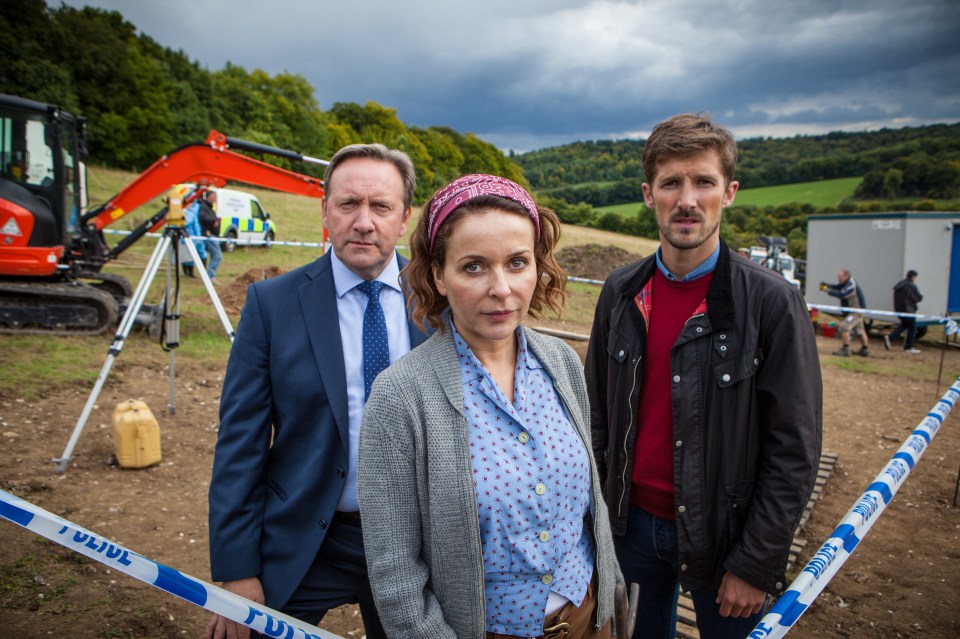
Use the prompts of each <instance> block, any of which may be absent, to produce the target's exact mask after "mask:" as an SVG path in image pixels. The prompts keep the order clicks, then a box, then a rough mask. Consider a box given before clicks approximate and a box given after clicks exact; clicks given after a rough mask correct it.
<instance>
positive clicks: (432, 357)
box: [358, 329, 623, 639]
mask: <svg viewBox="0 0 960 639" xmlns="http://www.w3.org/2000/svg"><path fill="white" fill-rule="evenodd" d="M524 333H525V335H526V338H527V344H528V346H529V348H530V350H531V351H533V353H534V354H535V355H536V356H537V359H539V360H540V362H541V363H542V364H543V366H544V368H545V369H546V370H547V372H548V373H549V375H550V377H551V378H552V379H553V383H554V387H555V389H556V391H557V395H558V396H559V397H560V400H561V401H562V402H563V404H564V406H565V407H566V409H567V412H568V414H569V415H570V417H571V419H572V420H573V423H574V425H575V427H576V429H577V433H578V434H579V435H580V438H581V439H582V440H583V445H584V448H585V450H586V451H587V455H588V456H589V457H590V466H591V469H592V472H591V475H592V477H593V486H592V498H591V504H590V515H591V517H590V518H589V519H588V521H590V522H592V525H593V538H594V541H595V547H596V551H597V557H596V560H595V566H596V571H597V574H598V576H599V590H598V606H597V618H596V619H595V620H594V622H595V623H596V624H597V626H601V625H603V624H604V623H606V621H607V620H608V619H609V618H610V617H611V616H612V615H613V600H614V594H613V593H614V585H615V583H616V582H617V581H622V579H623V578H622V576H621V574H620V569H619V567H618V566H617V562H616V558H615V556H614V551H613V538H612V537H611V534H610V525H609V520H608V518H607V508H606V506H605V505H604V500H603V498H602V496H601V494H600V481H599V478H598V477H597V468H596V463H595V462H594V459H593V453H592V452H591V451H592V446H591V445H590V434H589V433H590V431H589V424H590V408H589V405H588V400H587V389H586V383H585V382H584V378H583V368H582V367H581V365H580V360H579V358H578V357H577V355H576V353H574V351H573V349H571V348H570V347H569V346H567V345H566V344H565V343H563V342H562V341H561V340H559V339H556V338H554V337H548V336H544V335H540V334H538V333H536V332H534V331H531V330H529V329H524ZM462 406H463V390H462V386H461V381H460V365H459V363H458V359H457V354H456V351H455V348H454V344H453V338H452V334H451V331H450V330H449V329H447V330H443V331H440V332H437V333H435V334H434V335H433V336H432V337H431V338H430V339H429V340H427V341H426V342H425V343H424V344H423V345H421V346H419V347H418V348H415V349H414V350H412V351H411V352H409V353H408V354H407V355H405V356H404V357H403V358H401V359H400V360H399V361H397V362H396V363H395V364H394V365H393V366H391V367H389V368H388V369H387V370H385V371H384V372H383V373H381V374H380V375H379V376H378V377H377V379H376V381H375V382H374V385H373V389H372V391H371V393H370V398H369V400H368V401H367V406H366V409H365V411H364V417H363V424H362V426H361V433H360V462H359V472H358V490H359V497H360V512H361V515H362V518H363V541H364V545H365V548H366V556H367V565H368V567H369V569H370V581H371V584H372V586H373V595H374V599H375V600H376V604H377V610H378V611H379V613H380V619H381V621H382V622H383V627H384V628H385V629H386V632H387V636H389V637H391V639H432V638H437V639H440V638H445V639H450V638H454V637H455V638H458V639H483V638H484V636H485V634H484V633H485V611H484V591H483V559H482V555H481V548H480V525H479V521H478V515H477V498H476V494H475V492H474V484H473V479H472V469H471V465H470V435H469V425H468V422H467V418H466V417H465V416H464V415H463V412H462Z"/></svg>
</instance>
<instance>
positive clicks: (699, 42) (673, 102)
mask: <svg viewBox="0 0 960 639" xmlns="http://www.w3.org/2000/svg"><path fill="white" fill-rule="evenodd" d="M50 4H51V5H54V6H56V5H57V2H54V1H53V0H50ZM66 4H68V5H73V6H82V5H85V4H86V5H91V6H96V7H101V8H105V9H115V10H118V11H120V12H121V13H122V14H123V16H124V17H125V18H126V19H127V20H128V21H129V22H131V23H133V24H134V25H135V26H136V27H137V28H138V29H139V30H140V31H142V32H143V33H146V34H147V35H149V36H150V37H152V38H153V39H155V40H156V41H157V42H159V43H160V44H161V45H163V46H166V47H170V48H172V49H182V50H183V51H184V52H185V53H186V54H187V56H188V57H189V58H191V59H193V60H197V61H198V62H199V63H200V64H201V65H202V66H204V67H205V68H207V69H209V70H211V71H213V70H217V69H221V68H222V67H223V66H224V64H225V63H226V62H228V61H229V62H232V63H234V64H238V65H240V66H242V67H244V68H246V69H247V70H253V69H255V68H259V69H263V70H265V71H267V72H269V73H271V74H274V73H279V72H283V71H288V72H290V73H296V74H300V75H302V76H304V77H306V78H307V80H309V81H310V83H311V84H312V85H313V86H314V88H315V89H316V97H317V101H318V102H319V104H320V107H321V108H322V109H324V110H326V109H329V108H330V107H331V106H332V105H333V103H334V102H357V103H360V104H363V103H366V102H367V101H368V100H373V101H375V102H377V103H379V104H381V105H384V106H388V107H392V108H395V109H396V110H397V113H398V115H399V117H400V119H401V120H403V121H404V122H405V123H407V124H408V125H417V126H422V127H426V126H432V125H445V126H449V127H452V128H453V129H455V130H457V131H460V132H464V133H465V132H472V133H476V134H477V135H479V136H480V137H481V138H483V139H485V140H487V141H489V142H492V143H493V144H496V145H497V146H499V147H500V148H503V149H514V150H517V151H526V150H531V149H536V148H543V147H547V146H554V145H557V144H563V143H566V142H571V141H574V140H591V139H622V138H627V137H646V136H647V135H648V134H649V132H650V129H651V128H652V127H653V125H654V124H656V123H657V122H659V121H660V120H662V119H664V118H665V117H668V116H670V115H673V114H674V113H679V112H684V111H707V112H709V113H711V114H712V115H713V116H714V118H715V119H716V120H718V121H719V122H720V123H721V124H724V125H726V126H728V127H730V128H731V129H732V130H733V131H734V133H735V134H736V135H737V136H738V137H754V136H758V135H764V136H766V135H770V136H774V137H783V136H792V135H796V134H798V133H822V132H827V131H834V130H845V131H862V130H872V129H877V128H881V127H900V126H917V125H922V124H929V123H933V122H956V121H960V1H957V0H728V1H715V0H699V1H697V0H634V1H627V0H622V1H614V0H483V1H477V2H470V3H467V2H462V1H461V0H406V1H403V0H341V1H327V2H323V1H321V0H164V1H162V2H157V1H154V0H87V1H82V0H68V1H67V2H66Z"/></svg>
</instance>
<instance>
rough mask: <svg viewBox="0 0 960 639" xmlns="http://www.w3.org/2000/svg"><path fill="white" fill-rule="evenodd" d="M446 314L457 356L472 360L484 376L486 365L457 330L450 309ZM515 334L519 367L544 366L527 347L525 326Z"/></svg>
mask: <svg viewBox="0 0 960 639" xmlns="http://www.w3.org/2000/svg"><path fill="white" fill-rule="evenodd" d="M444 313H445V314H446V317H444V318H443V319H445V320H446V321H447V323H448V325H449V326H450V330H451V331H453V344H454V348H455V350H456V351H457V356H458V357H459V358H460V359H466V360H467V361H469V362H471V363H472V364H473V365H474V366H475V367H476V369H477V371H480V372H479V373H478V377H483V373H482V371H486V370H487V369H486V367H485V366H484V365H483V364H482V363H481V362H480V360H479V359H477V356H476V355H474V354H473V351H472V350H471V349H470V346H469V345H468V344H467V341H466V340H465V339H463V337H461V336H460V332H459V331H457V327H456V326H454V324H453V316H452V315H450V312H449V309H447V310H446V311H444ZM515 335H516V336H517V364H518V367H523V368H528V369H534V368H543V365H542V364H541V363H540V360H538V359H537V358H536V356H534V355H533V353H531V352H530V350H529V349H528V347H527V335H526V334H525V333H524V332H523V327H522V326H518V327H517V330H516V333H515Z"/></svg>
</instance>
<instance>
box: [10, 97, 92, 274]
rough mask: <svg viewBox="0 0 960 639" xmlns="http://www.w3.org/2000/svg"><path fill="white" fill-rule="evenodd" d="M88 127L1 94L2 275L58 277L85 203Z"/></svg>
mask: <svg viewBox="0 0 960 639" xmlns="http://www.w3.org/2000/svg"><path fill="white" fill-rule="evenodd" d="M84 125H85V120H84V119H82V118H77V117H74V116H73V115H72V114H70V113H67V112H66V111H62V110H61V109H59V108H58V107H56V106H53V105H49V104H44V103H42V102H34V101H33V100H26V99H24V98H19V97H14V96H8V95H0V275H8V276H25V277H31V278H36V277H54V278H56V276H57V272H58V267H59V265H60V261H61V258H62V257H63V252H64V247H65V246H66V245H68V244H69V243H70V241H71V237H72V236H73V235H74V234H76V232H77V230H78V223H79V220H80V216H81V213H82V211H83V206H84V204H85V199H86V198H85V181H84V179H83V178H84V173H85V167H84V164H83V161H82V154H83V152H85V146H86V144H85V141H84V138H83V133H84Z"/></svg>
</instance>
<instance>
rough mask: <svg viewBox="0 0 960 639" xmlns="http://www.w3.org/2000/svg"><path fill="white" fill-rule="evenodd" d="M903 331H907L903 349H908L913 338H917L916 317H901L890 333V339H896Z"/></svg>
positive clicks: (911, 345)
mask: <svg viewBox="0 0 960 639" xmlns="http://www.w3.org/2000/svg"><path fill="white" fill-rule="evenodd" d="M904 331H906V332H907V341H906V342H904V344H903V350H905V351H908V350H910V349H911V348H913V340H915V339H916V338H917V318H916V317H901V318H900V323H899V324H897V327H896V328H895V329H893V332H892V333H890V341H891V342H895V341H897V338H898V337H900V335H901V334H902V333H903V332H904Z"/></svg>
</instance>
